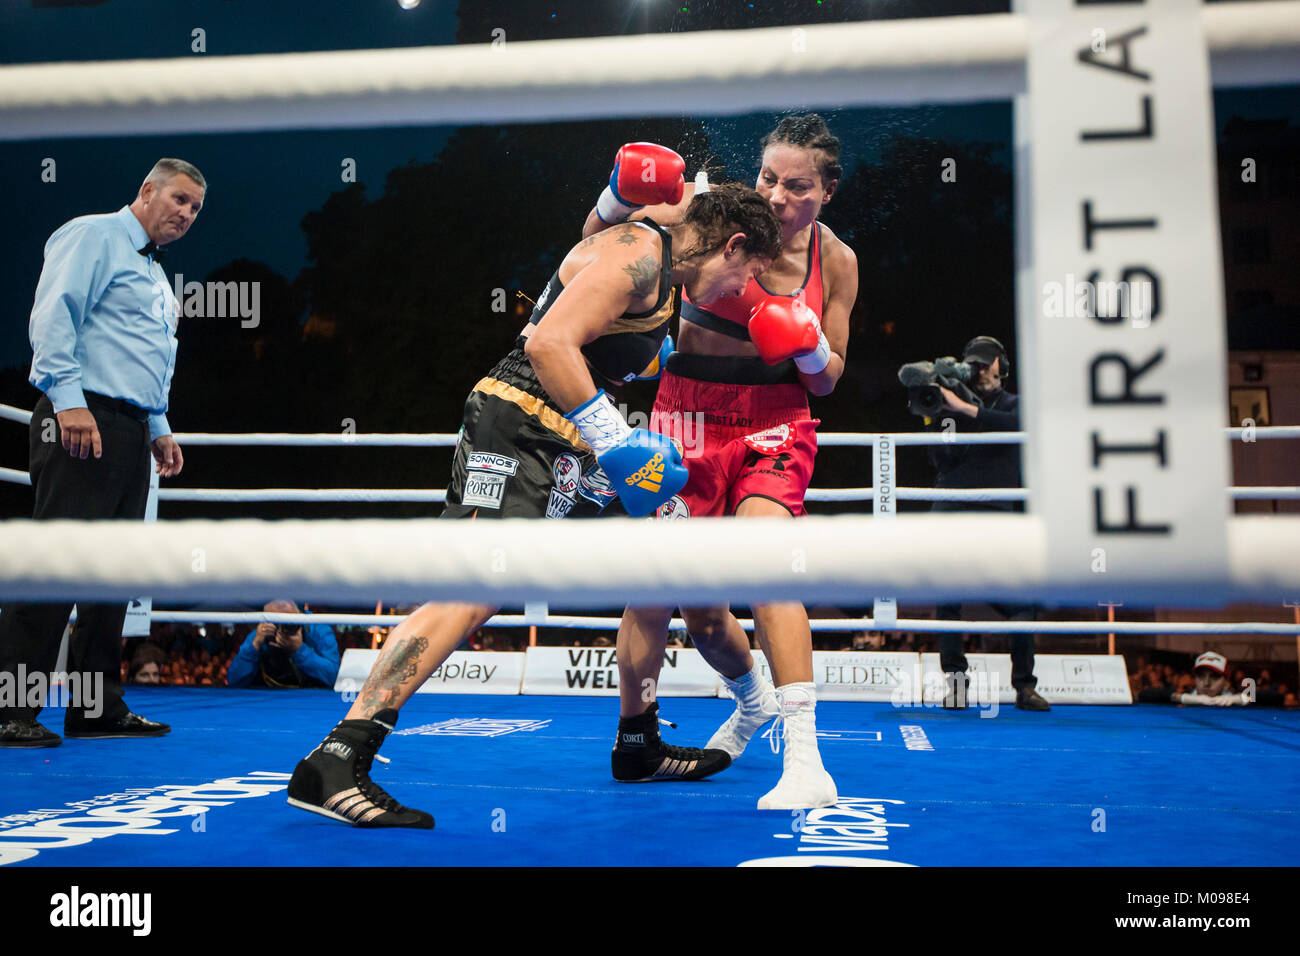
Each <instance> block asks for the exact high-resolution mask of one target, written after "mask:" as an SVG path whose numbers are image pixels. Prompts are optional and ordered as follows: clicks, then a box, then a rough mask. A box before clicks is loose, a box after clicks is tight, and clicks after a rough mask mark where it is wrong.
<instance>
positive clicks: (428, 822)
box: [289, 710, 433, 830]
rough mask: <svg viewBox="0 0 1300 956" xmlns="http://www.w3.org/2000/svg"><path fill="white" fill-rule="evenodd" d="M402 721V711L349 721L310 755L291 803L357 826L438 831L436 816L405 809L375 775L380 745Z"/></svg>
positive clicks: (294, 782)
mask: <svg viewBox="0 0 1300 956" xmlns="http://www.w3.org/2000/svg"><path fill="white" fill-rule="evenodd" d="M396 723H397V711H395V710H381V711H380V712H379V713H377V714H375V716H374V717H373V718H372V719H370V720H345V721H342V722H341V723H340V724H339V725H338V726H337V727H335V728H334V729H333V730H332V731H331V732H330V735H329V736H328V737H326V738H325V739H324V741H322V742H321V745H320V746H319V747H317V748H316V749H315V750H313V751H312V752H311V753H309V754H308V755H307V756H306V757H304V758H303V759H302V760H300V761H298V766H297V768H296V769H295V770H294V772H293V777H292V779H290V781H289V805H290V806H293V807H298V808H300V809H303V810H310V811H311V812H312V813H319V814H320V815H321V816H324V817H329V818H330V819H332V820H340V821H342V822H343V823H350V824H352V825H353V826H354V827H415V828H417V829H421V830H432V829H433V817H432V816H430V815H429V814H427V813H425V812H424V811H422V810H412V809H411V808H410V807H404V806H402V805H401V804H400V803H398V802H397V801H396V800H394V799H393V798H392V797H390V796H389V795H388V794H386V793H385V792H384V791H383V789H382V788H380V787H379V785H378V784H376V783H375V782H374V781H373V780H371V779H370V764H371V763H372V762H373V761H374V759H375V753H376V752H377V751H378V750H379V745H380V744H382V743H383V742H384V738H385V737H387V736H388V733H389V731H391V730H392V729H393V726H394V725H395V724H396Z"/></svg>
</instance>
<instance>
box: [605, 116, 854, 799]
mask: <svg viewBox="0 0 1300 956" xmlns="http://www.w3.org/2000/svg"><path fill="white" fill-rule="evenodd" d="M762 147H763V154H762V163H761V169H760V172H759V176H758V182H757V183H756V185H755V188H756V189H757V190H758V192H759V193H760V194H761V195H763V196H764V198H766V199H767V200H768V201H769V202H771V204H772V207H773V209H774V211H775V212H776V214H777V217H778V218H779V219H780V220H781V240H782V249H781V255H780V257H779V258H778V259H777V260H776V261H775V262H774V263H773V264H772V266H771V267H770V268H769V269H768V270H767V271H766V272H764V273H763V274H762V276H760V277H759V278H758V279H754V280H751V281H750V283H749V285H748V286H747V287H746V289H745V291H744V293H743V295H742V296H740V297H739V298H730V299H725V300H721V301H718V302H715V303H712V304H710V305H708V306H707V307H701V306H700V305H698V304H694V303H689V302H685V301H684V302H683V304H682V315H681V330H680V335H679V342H678V343H677V351H675V352H673V353H672V354H671V355H670V356H669V357H668V359H667V363H666V370H665V371H664V372H663V375H662V378H661V379H660V384H659V393H658V396H657V398H656V400H655V407H654V413H653V416H652V418H651V428H653V429H656V430H659V431H662V432H664V433H665V434H668V435H670V436H672V437H674V438H677V439H678V440H680V441H682V442H683V445H684V447H686V449H687V451H686V459H687V461H686V463H687V466H688V468H689V469H690V478H689V480H688V481H687V484H686V486H685V488H683V489H682V491H681V493H680V494H679V495H677V496H676V497H674V498H673V499H672V500H671V501H669V502H668V503H667V504H666V505H664V507H663V508H662V509H661V515H662V516H663V517H664V518H691V519H694V518H701V517H710V516H720V515H737V516H740V517H751V518H752V517H772V518H790V517H797V516H799V515H801V514H803V498H804V492H805V491H806V490H807V488H808V483H809V481H810V480H811V478H812V471H813V459H814V456H815V455H816V452H817V434H816V427H817V422H816V421H815V420H813V419H812V417H811V415H810V413H809V409H808V397H807V393H808V392H811V393H812V394H814V395H818V396H821V395H827V394H829V393H830V392H831V390H832V389H834V387H835V384H836V382H837V381H838V380H839V377H840V375H841V374H842V373H843V371H844V355H845V350H846V348H847V345H848V337H849V312H850V310H851V309H852V308H853V303H854V300H855V299H856V298H857V292H858V272H857V259H856V257H855V256H854V254H853V251H852V250H851V249H849V247H848V246H846V245H845V244H844V243H843V242H841V241H839V240H838V239H837V238H836V237H835V236H834V234H833V233H832V232H831V231H830V229H828V228H827V227H826V226H825V225H822V224H821V223H819V222H817V217H818V215H819V214H820V213H821V209H822V207H823V206H824V205H825V204H826V203H827V202H829V201H830V199H831V197H832V196H833V195H834V193H835V189H836V186H837V185H838V180H839V177H840V173H841V170H840V165H839V162H838V158H839V140H837V139H836V138H835V137H834V136H832V135H831V132H830V130H829V129H828V128H827V126H826V123H825V121H824V120H823V119H822V118H821V117H820V116H817V115H816V114H809V115H805V116H794V117H787V118H785V119H782V120H781V122H780V123H779V124H778V125H777V127H776V128H775V129H774V130H773V131H772V132H771V133H769V134H768V135H767V136H766V137H764V139H763V141H762ZM691 195H692V191H691V189H690V187H688V188H687V192H686V195H685V196H684V197H683V199H682V201H681V203H678V204H675V205H658V206H653V207H648V208H645V209H643V210H640V211H638V212H636V213H635V214H634V217H635V216H638V215H644V216H646V217H648V218H651V219H654V220H655V221H656V222H660V223H672V222H675V221H677V217H679V216H680V214H681V210H682V209H683V208H684V203H686V202H689V200H690V197H691ZM624 208H625V207H624ZM611 211H612V213H613V214H611ZM629 211H630V210H629ZM620 212H622V209H617V208H613V204H611V203H609V202H608V197H605V199H604V201H603V204H602V206H600V207H598V209H596V210H593V211H592V213H591V215H590V216H589V217H588V220H587V225H586V227H585V229H584V235H592V234H593V233H595V232H598V231H600V230H601V229H603V228H606V227H607V226H608V225H609V223H610V220H611V219H616V218H617V216H618V213H620ZM624 215H626V213H624ZM686 423H689V424H686ZM684 426H685V427H684ZM701 439H702V441H701ZM753 611H754V619H755V625H756V631H757V636H758V641H759V645H760V646H761V647H762V649H763V652H764V653H765V654H766V655H767V660H768V663H769V664H770V665H771V669H772V675H773V677H774V679H775V684H776V688H775V693H774V692H773V687H772V685H771V684H770V683H768V681H767V680H766V679H765V678H764V677H763V676H762V675H761V674H760V673H759V672H758V670H757V669H756V668H754V667H753V659H752V657H751V655H750V652H749V641H748V640H747V638H746V636H745V633H744V631H743V630H742V629H741V628H740V625H739V624H738V623H737V622H736V619H735V618H734V617H733V616H732V614H731V613H730V609H729V608H726V607H717V608H683V609H682V613H683V616H684V617H685V619H686V625H687V629H688V631H689V632H690V635H691V638H692V641H693V643H694V644H695V646H696V647H697V648H699V650H700V653H701V654H702V655H703V656H704V658H705V659H706V660H707V661H708V662H709V663H710V664H711V665H712V666H713V668H714V669H715V670H717V671H718V672H719V674H721V675H722V677H723V678H724V680H725V681H726V683H727V685H728V687H729V688H730V689H731V691H732V694H733V696H734V697H735V698H736V709H735V711H734V712H733V714H732V715H731V717H730V718H729V719H728V720H727V722H726V723H724V724H723V725H722V727H721V728H720V729H719V730H718V732H717V733H715V734H714V735H713V738H712V739H711V740H710V741H709V742H708V744H707V745H706V748H717V749H722V750H726V751H727V752H728V753H729V754H730V755H731V756H732V757H733V758H734V757H737V756H739V755H740V753H741V752H742V751H743V750H744V749H745V746H746V745H747V744H748V742H749V739H750V737H751V736H752V735H753V733H754V732H755V731H756V730H757V729H758V728H759V727H761V726H762V725H763V724H765V723H766V722H767V721H768V720H770V719H771V718H772V717H774V716H778V717H780V718H781V721H780V722H783V723H784V736H785V745H786V749H785V756H784V768H783V773H782V775H781V779H780V781H779V782H778V783H777V785H776V787H775V788H774V789H773V790H771V791H770V792H769V793H768V794H766V795H765V796H764V797H762V799H760V800H759V803H758V806H759V809H793V808H802V807H824V806H830V805H831V804H833V803H834V802H835V799H836V791H835V783H834V781H833V780H832V779H831V776H830V774H828V773H827V772H826V770H825V768H824V767H823V766H822V762H821V756H820V754H819V752H818V749H817V733H816V720H815V708H816V688H815V685H814V683H813V673H812V634H811V632H810V629H809V626H808V615H807V612H806V611H805V610H804V607H803V605H802V604H798V603H789V604H786V603H782V604H768V605H758V606H755V607H754V608H753ZM671 612H672V608H629V609H628V610H627V612H626V613H625V614H624V617H623V622H622V625H621V626H620V628H619V635H618V663H619V682H620V694H621V719H620V721H619V737H618V744H617V745H616V747H615V750H614V755H613V762H614V773H615V777H617V778H619V779H627V778H626V777H625V776H624V775H621V774H620V763H627V762H628V761H627V759H626V756H627V755H630V752H633V751H635V750H636V749H637V748H638V747H639V746H642V744H641V743H640V741H642V740H644V739H646V737H647V728H653V727H654V725H655V724H656V723H657V715H658V712H657V704H656V703H655V702H654V697H655V694H654V688H655V686H656V683H657V680H658V676H659V669H660V666H661V664H662V662H663V653H664V646H665V642H666V640H667V632H668V622H669V620H670V618H671ZM778 739H779V729H778V728H777V727H774V728H773V740H774V743H775V742H776V741H777V740H778ZM620 753H624V754H625V756H624V758H623V759H622V760H620ZM659 778H660V776H659V775H658V774H651V775H650V776H648V777H642V778H639V779H659Z"/></svg>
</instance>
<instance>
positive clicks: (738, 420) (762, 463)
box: [650, 371, 819, 518]
mask: <svg viewBox="0 0 1300 956" xmlns="http://www.w3.org/2000/svg"><path fill="white" fill-rule="evenodd" d="M818 424H819V422H818V421H817V420H816V419H812V418H809V411H808V394H807V392H806V391H805V390H804V387H803V386H802V385H799V384H793V383H790V384H779V385H733V384H727V383H719V382H703V381H699V380H698V379H693V378H684V377H682V376H680V375H674V374H673V373H671V372H667V371H665V372H664V373H663V375H662V376H661V377H660V379H659V394H658V395H657V396H656V397H655V405H654V411H653V412H652V413H651V415H650V428H651V429H652V430H653V431H657V432H660V433H661V434H664V435H667V436H668V437H670V438H675V439H676V440H677V441H679V442H680V443H681V445H682V458H683V460H684V462H685V464H686V467H687V468H688V469H689V470H690V479H689V480H688V481H687V482H686V487H685V488H683V489H682V491H681V493H680V494H679V495H676V496H674V497H673V498H672V499H671V500H669V501H668V502H667V503H666V504H664V505H663V506H662V507H661V508H660V509H659V516H660V517H661V518H688V517H717V516H721V515H734V514H735V513H736V509H737V508H738V507H740V503H741V502H742V501H744V500H745V499H746V498H752V497H759V498H768V499H770V500H772V501H775V502H777V503H778V504H780V505H782V506H783V507H785V508H786V510H788V511H789V512H790V513H791V514H792V515H795V516H796V517H797V516H799V515H801V514H803V513H804V508H803V498H804V493H805V492H806V491H807V490H808V483H809V482H810V481H812V473H813V460H814V459H815V458H816V457H817V425H818Z"/></svg>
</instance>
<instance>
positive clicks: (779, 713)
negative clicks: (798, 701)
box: [768, 688, 785, 754]
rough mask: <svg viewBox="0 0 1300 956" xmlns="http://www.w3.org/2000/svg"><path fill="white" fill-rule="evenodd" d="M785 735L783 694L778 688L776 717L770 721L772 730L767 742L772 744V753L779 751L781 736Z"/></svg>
mask: <svg viewBox="0 0 1300 956" xmlns="http://www.w3.org/2000/svg"><path fill="white" fill-rule="evenodd" d="M784 736H785V695H784V694H782V693H781V691H780V689H779V688H778V689H777V692H776V719H775V720H773V721H772V730H771V731H770V732H769V735H768V742H769V743H770V744H771V746H772V753H774V754H779V753H780V752H781V738H782V737H784Z"/></svg>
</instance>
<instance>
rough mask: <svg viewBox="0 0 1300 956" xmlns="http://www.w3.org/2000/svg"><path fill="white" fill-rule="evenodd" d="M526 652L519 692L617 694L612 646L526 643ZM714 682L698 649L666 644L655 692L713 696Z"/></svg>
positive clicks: (577, 694) (688, 695)
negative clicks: (531, 645) (560, 645)
mask: <svg viewBox="0 0 1300 956" xmlns="http://www.w3.org/2000/svg"><path fill="white" fill-rule="evenodd" d="M527 655H528V659H527V665H526V667H525V669H524V687H523V691H522V693H525V694H562V695H565V696H569V695H573V696H586V697H616V696H617V695H618V655H617V654H616V652H615V649H614V648H612V647H530V648H528V651H527ZM718 683H719V681H718V675H717V674H716V673H715V672H714V670H713V668H712V667H710V666H709V665H708V664H706V663H704V658H702V657H701V656H700V652H699V651H697V650H695V649H694V648H683V647H670V648H668V650H667V651H666V652H665V654H664V666H663V669H662V670H661V671H660V673H659V684H658V687H657V688H656V693H655V696H656V697H714V696H716V695H717V693H718Z"/></svg>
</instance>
